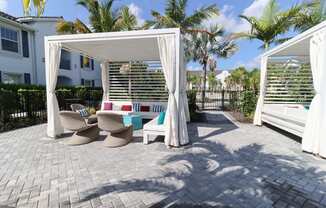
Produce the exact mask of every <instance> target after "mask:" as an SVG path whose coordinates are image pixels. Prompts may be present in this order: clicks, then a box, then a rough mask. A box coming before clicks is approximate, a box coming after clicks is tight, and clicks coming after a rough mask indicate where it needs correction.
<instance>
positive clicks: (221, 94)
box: [196, 89, 242, 110]
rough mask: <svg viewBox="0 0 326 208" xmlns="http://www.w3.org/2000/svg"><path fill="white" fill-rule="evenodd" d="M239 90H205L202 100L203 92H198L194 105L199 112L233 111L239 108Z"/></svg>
mask: <svg viewBox="0 0 326 208" xmlns="http://www.w3.org/2000/svg"><path fill="white" fill-rule="evenodd" d="M241 92H242V91H239V90H225V89H220V90H207V91H205V98H204V99H203V91H202V90H198V91H197V96H196V104H197V106H198V108H199V110H235V109H237V108H238V107H239V106H240V98H241Z"/></svg>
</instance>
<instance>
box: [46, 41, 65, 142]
mask: <svg viewBox="0 0 326 208" xmlns="http://www.w3.org/2000/svg"><path fill="white" fill-rule="evenodd" d="M60 56H61V44H60V43H49V44H48V45H46V48H45V68H46V69H45V74H46V99H47V102H46V103H47V118H48V125H47V135H48V136H49V137H53V138H55V137H56V136H57V135H60V134H62V133H63V132H64V130H63V127H62V125H61V122H60V118H59V105H58V100H57V96H56V95H55V87H56V85H57V79H58V73H59V65H60Z"/></svg>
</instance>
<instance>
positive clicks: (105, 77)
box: [101, 61, 109, 101]
mask: <svg viewBox="0 0 326 208" xmlns="http://www.w3.org/2000/svg"><path fill="white" fill-rule="evenodd" d="M108 70H109V63H108V62H107V61H104V62H102V63H101V78H102V88H103V99H102V101H106V100H109V91H108V90H109V74H108Z"/></svg>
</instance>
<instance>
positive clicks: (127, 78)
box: [109, 61, 168, 101]
mask: <svg viewBox="0 0 326 208" xmlns="http://www.w3.org/2000/svg"><path fill="white" fill-rule="evenodd" d="M109 99H110V100H117V101H120V100H121V101H124V100H126V101H167V99H168V93H167V89H166V83H165V79H164V75H163V72H162V66H161V63H160V62H159V61H133V62H112V63H110V66H109Z"/></svg>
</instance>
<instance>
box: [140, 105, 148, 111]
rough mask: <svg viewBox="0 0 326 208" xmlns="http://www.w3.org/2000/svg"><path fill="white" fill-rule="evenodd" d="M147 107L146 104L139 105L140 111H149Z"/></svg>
mask: <svg viewBox="0 0 326 208" xmlns="http://www.w3.org/2000/svg"><path fill="white" fill-rule="evenodd" d="M149 109H150V107H149V106H146V105H142V106H141V107H140V111H141V112H149Z"/></svg>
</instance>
